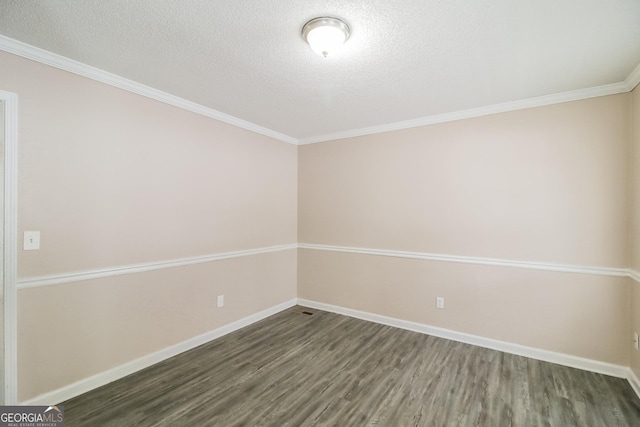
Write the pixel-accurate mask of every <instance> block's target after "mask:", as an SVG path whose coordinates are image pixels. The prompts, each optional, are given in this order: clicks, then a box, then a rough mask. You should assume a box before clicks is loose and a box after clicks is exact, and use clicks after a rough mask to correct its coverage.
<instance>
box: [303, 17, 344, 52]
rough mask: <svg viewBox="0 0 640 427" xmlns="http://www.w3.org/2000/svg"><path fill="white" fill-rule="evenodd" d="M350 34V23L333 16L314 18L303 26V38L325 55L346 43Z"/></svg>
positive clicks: (316, 50) (312, 47)
mask: <svg viewBox="0 0 640 427" xmlns="http://www.w3.org/2000/svg"><path fill="white" fill-rule="evenodd" d="M350 36H351V28H350V27H349V24H347V23H346V22H345V21H343V20H342V19H340V18H334V17H332V16H321V17H318V18H313V19H312V20H310V21H308V22H307V23H306V24H304V26H303V27H302V38H303V39H304V40H305V41H306V42H307V43H309V46H311V49H313V50H314V51H315V52H317V53H319V54H321V55H322V56H324V57H326V56H327V55H328V54H329V53H330V52H331V51H333V50H335V49H336V48H338V47H340V46H341V45H342V44H344V43H345V42H346V41H347V40H348V39H349V37H350Z"/></svg>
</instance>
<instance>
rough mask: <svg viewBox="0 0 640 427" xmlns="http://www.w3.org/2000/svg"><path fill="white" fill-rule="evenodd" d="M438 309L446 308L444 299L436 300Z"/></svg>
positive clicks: (438, 298)
mask: <svg viewBox="0 0 640 427" xmlns="http://www.w3.org/2000/svg"><path fill="white" fill-rule="evenodd" d="M436 308H444V298H442V297H437V298H436Z"/></svg>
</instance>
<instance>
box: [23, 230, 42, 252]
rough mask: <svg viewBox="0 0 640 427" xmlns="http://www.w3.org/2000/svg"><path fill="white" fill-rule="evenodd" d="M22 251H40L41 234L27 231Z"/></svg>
mask: <svg viewBox="0 0 640 427" xmlns="http://www.w3.org/2000/svg"><path fill="white" fill-rule="evenodd" d="M22 249H23V250H25V251H35V250H37V249H40V232H39V231H25V232H24V242H23V244H22Z"/></svg>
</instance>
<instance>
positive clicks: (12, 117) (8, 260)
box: [0, 90, 18, 405]
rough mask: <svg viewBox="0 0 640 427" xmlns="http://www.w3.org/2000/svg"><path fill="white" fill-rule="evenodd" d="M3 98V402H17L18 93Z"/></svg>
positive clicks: (0, 92) (3, 92)
mask: <svg viewBox="0 0 640 427" xmlns="http://www.w3.org/2000/svg"><path fill="white" fill-rule="evenodd" d="M0 99H1V100H2V101H4V224H3V227H4V260H3V261H4V277H3V282H4V384H3V387H4V400H5V401H4V404H5V405H16V404H17V403H18V316H17V314H18V304H17V303H18V289H17V270H18V246H17V242H18V240H17V234H18V95H16V94H15V93H11V92H5V91H2V90H0Z"/></svg>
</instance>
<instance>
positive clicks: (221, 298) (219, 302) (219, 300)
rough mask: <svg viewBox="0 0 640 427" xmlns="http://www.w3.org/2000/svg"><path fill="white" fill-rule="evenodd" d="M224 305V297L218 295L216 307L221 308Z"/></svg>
mask: <svg viewBox="0 0 640 427" xmlns="http://www.w3.org/2000/svg"><path fill="white" fill-rule="evenodd" d="M223 305H224V295H218V307H222V306H223Z"/></svg>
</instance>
